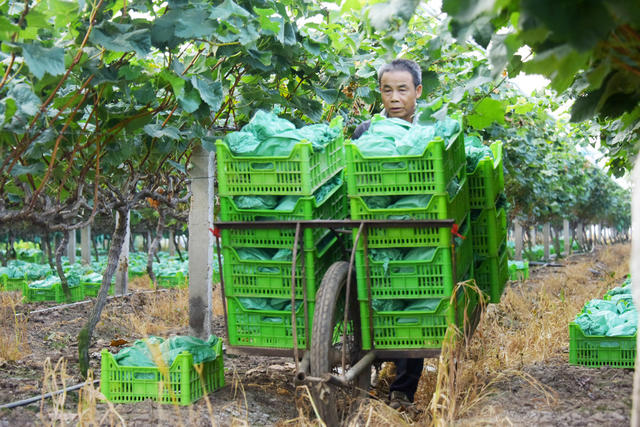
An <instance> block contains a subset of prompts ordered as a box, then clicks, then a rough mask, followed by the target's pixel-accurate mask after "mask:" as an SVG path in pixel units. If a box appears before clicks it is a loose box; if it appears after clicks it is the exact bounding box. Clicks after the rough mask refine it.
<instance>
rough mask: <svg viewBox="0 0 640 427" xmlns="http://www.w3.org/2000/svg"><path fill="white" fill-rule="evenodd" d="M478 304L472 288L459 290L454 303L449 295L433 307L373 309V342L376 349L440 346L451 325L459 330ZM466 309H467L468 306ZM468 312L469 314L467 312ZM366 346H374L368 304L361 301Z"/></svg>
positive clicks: (363, 334)
mask: <svg viewBox="0 0 640 427" xmlns="http://www.w3.org/2000/svg"><path fill="white" fill-rule="evenodd" d="M477 305H478V295H477V293H476V292H474V291H473V290H472V289H470V288H464V290H462V289H461V290H460V291H459V292H458V297H457V301H456V304H455V305H452V304H450V297H446V298H442V299H441V300H440V302H439V303H438V305H437V307H436V309H435V310H432V311H381V312H376V311H374V312H373V316H372V317H373V346H374V347H375V348H376V349H379V350H382V349H393V350H407V349H421V348H441V347H442V343H443V342H444V340H445V337H446V335H447V333H448V330H449V331H450V329H449V325H453V324H455V325H456V326H457V327H458V328H459V329H460V330H462V329H463V327H464V321H465V319H467V321H470V320H471V318H472V317H473V316H472V314H473V311H474V310H475V308H476V306H477ZM465 309H466V310H465ZM465 312H466V315H465ZM360 318H361V319H362V342H363V345H362V347H363V349H364V350H370V349H371V336H370V332H369V304H368V303H367V301H360Z"/></svg>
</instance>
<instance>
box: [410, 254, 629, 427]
mask: <svg viewBox="0 0 640 427" xmlns="http://www.w3.org/2000/svg"><path fill="white" fill-rule="evenodd" d="M629 250H630V248H629V245H616V246H611V247H606V248H602V249H601V251H600V252H599V253H598V254H597V255H595V262H594V257H593V256H588V257H579V258H574V259H572V260H570V261H569V262H568V264H567V265H566V266H565V267H563V268H559V269H547V270H545V271H541V272H538V273H534V274H533V275H532V277H531V278H530V279H529V280H528V281H526V282H524V283H520V282H512V283H511V286H508V287H507V290H506V292H505V294H504V295H503V298H502V301H501V302H500V304H497V305H492V306H490V307H489V309H488V310H487V313H486V314H485V315H484V316H483V319H482V321H481V322H480V325H479V327H478V330H477V331H476V334H475V336H474V337H473V339H472V341H471V343H470V345H469V346H468V347H467V348H464V349H463V348H459V347H455V346H444V347H443V352H442V356H441V358H440V359H439V362H438V365H437V371H438V380H437V382H436V391H435V392H434V391H433V378H432V377H433V375H431V374H429V375H426V378H425V376H423V380H422V381H421V385H420V388H419V389H418V393H417V398H416V400H417V402H418V405H424V402H426V401H427V400H429V401H430V402H431V405H430V406H429V408H428V411H425V417H424V418H423V419H422V420H421V421H422V422H424V423H428V424H431V425H449V424H451V423H453V422H454V421H455V420H457V419H460V418H464V417H468V416H473V418H474V419H476V418H477V417H478V416H480V418H477V421H478V422H477V423H476V422H473V423H470V424H474V425H483V423H485V421H481V420H482V419H485V420H486V419H488V418H487V417H489V418H490V419H492V420H493V421H495V422H498V423H500V418H499V417H498V416H497V415H495V414H489V413H486V411H484V410H483V409H481V407H482V403H483V401H484V400H485V399H486V398H487V397H488V396H489V395H490V394H491V392H492V387H493V385H494V384H496V382H498V381H502V380H504V379H505V378H510V377H519V378H521V379H522V380H524V382H525V383H528V384H529V386H530V387H531V388H532V389H534V390H536V391H537V392H538V393H539V394H540V395H541V396H542V397H543V398H544V399H545V401H546V404H547V405H549V406H553V405H554V404H555V393H554V392H553V390H550V389H549V388H548V387H546V386H544V385H542V384H540V383H539V382H538V381H537V380H536V379H535V378H533V377H531V376H530V375H528V374H527V373H526V372H525V371H524V368H525V367H527V366H529V365H531V364H533V363H535V362H541V361H545V360H548V359H550V358H553V357H566V356H564V354H565V352H566V349H567V347H568V342H569V337H568V323H569V322H570V321H572V320H573V319H574V318H575V315H576V313H578V311H580V309H581V308H582V306H583V305H584V303H585V302H586V301H588V300H590V299H592V298H597V297H601V296H602V295H603V294H604V293H605V292H606V291H607V290H608V289H610V288H612V287H614V286H617V285H619V284H620V283H621V282H622V281H623V279H624V277H625V276H626V275H627V273H628V271H629ZM427 366H429V364H427ZM432 366H433V365H432ZM440 385H442V387H441V388H440V389H438V387H439V386H440ZM429 396H431V399H429ZM423 408H425V407H424V406H423ZM425 409H426V408H425ZM465 424H467V423H465ZM507 424H508V422H507Z"/></svg>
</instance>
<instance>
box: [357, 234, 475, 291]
mask: <svg viewBox="0 0 640 427" xmlns="http://www.w3.org/2000/svg"><path fill="white" fill-rule="evenodd" d="M447 231H449V229H447ZM469 234H470V231H469V228H468V227H467V232H466V233H465V237H469ZM365 267H366V266H365V263H364V252H363V251H362V250H358V251H357V252H356V277H357V281H358V297H359V298H360V299H363V300H364V299H367V294H368V291H367V275H366V268H365ZM472 268H473V252H472V250H471V239H470V238H466V239H464V240H463V241H462V243H461V244H460V245H459V246H458V247H457V248H456V279H461V278H463V277H466V276H471V274H470V273H472V271H471V270H472ZM369 271H370V281H371V296H372V298H376V299H409V298H443V297H449V296H451V294H452V292H453V288H454V286H455V282H454V278H453V265H452V259H451V247H450V246H446V247H441V248H433V257H432V258H431V259H430V260H428V261H411V260H406V261H405V260H400V261H389V262H388V265H385V262H384V261H374V260H372V259H371V256H369Z"/></svg>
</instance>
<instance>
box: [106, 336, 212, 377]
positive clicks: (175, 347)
mask: <svg viewBox="0 0 640 427" xmlns="http://www.w3.org/2000/svg"><path fill="white" fill-rule="evenodd" d="M217 342H218V337H216V336H215V335H210V336H209V339H207V341H203V340H201V339H200V338H196V337H190V336H181V335H178V336H174V337H171V338H169V339H167V340H164V339H162V338H160V337H156V336H150V337H149V338H145V339H142V340H136V341H135V342H134V343H133V345H132V346H131V347H126V348H123V349H122V350H120V351H119V352H118V354H116V355H115V356H114V359H115V360H116V362H117V363H118V365H120V366H150V367H155V366H157V364H156V362H155V360H154V357H153V352H152V351H151V350H150V347H152V346H157V348H158V350H159V353H160V355H161V357H162V360H163V362H164V363H165V364H166V365H167V366H168V367H170V366H171V365H172V364H173V361H174V360H175V358H176V357H178V355H179V354H180V353H182V352H183V351H187V352H189V353H191V355H192V356H193V363H202V362H207V361H211V360H215V359H216V358H217V357H218V356H219V355H218V354H216V352H215V350H214V349H213V348H212V347H213V346H215V345H216V344H217ZM136 378H140V379H142V378H154V374H152V373H150V374H137V376H136Z"/></svg>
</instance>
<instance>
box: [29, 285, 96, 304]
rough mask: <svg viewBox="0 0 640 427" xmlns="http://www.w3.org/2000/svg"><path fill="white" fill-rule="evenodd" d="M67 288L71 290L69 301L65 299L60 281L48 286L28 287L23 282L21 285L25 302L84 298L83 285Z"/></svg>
mask: <svg viewBox="0 0 640 427" xmlns="http://www.w3.org/2000/svg"><path fill="white" fill-rule="evenodd" d="M69 290H70V291H71V301H67V299H66V297H65V295H64V292H63V291H62V285H61V284H60V283H56V284H54V285H53V286H51V287H50V288H30V287H29V285H28V284H24V286H22V296H23V298H24V301H25V302H39V301H55V302H76V301H82V300H84V299H85V294H84V286H74V287H71V288H69Z"/></svg>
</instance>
